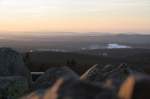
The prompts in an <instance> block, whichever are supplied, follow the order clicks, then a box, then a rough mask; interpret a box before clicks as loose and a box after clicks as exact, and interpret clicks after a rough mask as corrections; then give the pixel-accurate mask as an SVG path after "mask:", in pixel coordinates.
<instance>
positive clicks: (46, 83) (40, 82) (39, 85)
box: [33, 66, 79, 90]
mask: <svg viewBox="0 0 150 99" xmlns="http://www.w3.org/2000/svg"><path fill="white" fill-rule="evenodd" d="M59 78H62V79H64V82H73V81H76V80H79V76H78V75H77V74H76V73H75V72H74V71H72V70H71V69H69V68H68V67H66V66H64V67H52V68H50V69H49V70H47V71H46V72H45V73H44V74H43V75H42V76H40V77H39V78H38V79H37V80H36V81H35V83H34V86H33V89H34V90H35V89H36V90H37V89H45V88H49V87H51V86H52V85H53V84H54V83H55V82H56V81H57V80H58V79H59Z"/></svg>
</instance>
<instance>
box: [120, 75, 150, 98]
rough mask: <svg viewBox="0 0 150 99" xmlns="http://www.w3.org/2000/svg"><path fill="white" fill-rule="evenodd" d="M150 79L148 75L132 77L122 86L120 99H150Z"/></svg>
mask: <svg viewBox="0 0 150 99" xmlns="http://www.w3.org/2000/svg"><path fill="white" fill-rule="evenodd" d="M149 91H150V77H149V76H146V75H132V76H130V77H128V79H127V80H126V81H125V82H124V83H123V84H122V86H121V88H120V90H119V93H118V96H119V99H149V97H150V93H149Z"/></svg>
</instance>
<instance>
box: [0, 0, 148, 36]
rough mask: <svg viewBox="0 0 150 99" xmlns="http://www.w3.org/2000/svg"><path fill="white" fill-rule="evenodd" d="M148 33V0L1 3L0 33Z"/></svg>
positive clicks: (8, 0) (20, 0)
mask: <svg viewBox="0 0 150 99" xmlns="http://www.w3.org/2000/svg"><path fill="white" fill-rule="evenodd" d="M37 31H38V32H48V31H49V32H53V31H55V32H92V31H93V32H115V33H116V32H117V33H118V32H137V33H150V0H0V32H37Z"/></svg>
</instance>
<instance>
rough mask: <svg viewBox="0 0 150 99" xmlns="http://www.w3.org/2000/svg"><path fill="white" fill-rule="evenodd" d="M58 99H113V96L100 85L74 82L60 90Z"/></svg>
mask: <svg viewBox="0 0 150 99" xmlns="http://www.w3.org/2000/svg"><path fill="white" fill-rule="evenodd" d="M58 99H115V94H114V92H113V91H112V90H110V89H108V88H104V87H103V86H102V85H100V84H99V85H97V84H93V83H90V82H84V81H76V82H73V83H71V84H69V85H68V86H65V87H63V88H61V89H60V91H59V98H58Z"/></svg>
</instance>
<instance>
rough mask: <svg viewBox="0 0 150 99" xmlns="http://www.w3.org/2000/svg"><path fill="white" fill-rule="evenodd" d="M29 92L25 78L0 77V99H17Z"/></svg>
mask: <svg viewBox="0 0 150 99" xmlns="http://www.w3.org/2000/svg"><path fill="white" fill-rule="evenodd" d="M28 90H29V86H28V82H27V79H26V78H25V77H21V76H10V77H0V99H18V98H19V97H21V96H23V95H24V94H25V93H26V92H27V91H28Z"/></svg>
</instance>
